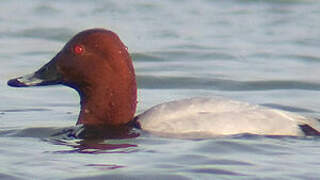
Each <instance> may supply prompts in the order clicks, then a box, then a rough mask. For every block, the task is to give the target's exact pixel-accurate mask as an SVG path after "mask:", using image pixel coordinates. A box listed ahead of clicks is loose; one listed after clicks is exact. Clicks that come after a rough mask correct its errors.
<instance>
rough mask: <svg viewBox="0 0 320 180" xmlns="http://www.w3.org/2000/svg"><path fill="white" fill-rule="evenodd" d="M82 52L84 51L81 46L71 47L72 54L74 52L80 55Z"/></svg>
mask: <svg viewBox="0 0 320 180" xmlns="http://www.w3.org/2000/svg"><path fill="white" fill-rule="evenodd" d="M83 51H84V49H83V47H82V46H81V45H75V46H74V47H73V52H74V53H75V54H82V53H83Z"/></svg>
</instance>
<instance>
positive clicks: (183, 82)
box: [137, 75, 320, 91]
mask: <svg viewBox="0 0 320 180" xmlns="http://www.w3.org/2000/svg"><path fill="white" fill-rule="evenodd" d="M137 79H138V85H139V88H144V89H204V90H206V89H209V90H223V91H264V90H283V89H296V90H312V91H319V90H320V84H318V83H312V82H304V81H294V80H268V81H235V80H228V79H209V78H196V77H168V76H144V75H140V76H138V78H137Z"/></svg>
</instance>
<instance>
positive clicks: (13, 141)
mask: <svg viewBox="0 0 320 180" xmlns="http://www.w3.org/2000/svg"><path fill="white" fill-rule="evenodd" d="M319 9H320V2H319V1H316V0H314V1H313V0H233V1H232V0H226V1H219V0H216V1H213V0H212V1H210V0H202V1H194V2H190V1H168V0H167V1H154V2H152V1H147V0H146V1H121V2H120V1H115V0H114V1H102V0H101V1H99V0H95V1H82V0H78V1H67V2H66V1H53V0H50V1H40V0H38V1H36V0H30V1H28V2H25V1H18V0H13V1H1V2H0V26H1V28H0V60H1V71H0V91H1V95H0V97H1V102H0V144H1V146H0V154H1V155H0V162H1V163H0V179H178V180H179V179H183V180H184V179H277V180H279V179H318V177H319V176H320V172H319V169H320V163H319V160H318V159H319V157H320V152H319V150H318V149H319V147H320V140H319V138H317V137H303V138H294V137H263V136H252V135H237V136H231V137H220V138H214V139H197V140H184V139H168V138H162V137H158V136H156V135H152V134H148V133H146V132H140V133H141V135H140V136H139V137H137V138H131V139H112V140H110V139H107V140H104V141H98V140H86V141H83V140H79V139H68V138H67V139H66V138H63V137H51V136H50V135H51V134H54V133H56V132H59V131H61V130H62V129H65V128H67V127H72V126H73V125H74V124H75V122H76V119H77V116H78V113H79V98H78V95H77V94H76V93H75V92H74V91H73V90H71V89H69V88H66V87H61V86H52V87H41V88H26V89H15V88H10V87H8V86H7V85H6V81H7V80H8V79H10V78H13V77H16V76H19V75H21V74H25V73H29V72H32V71H34V70H35V69H37V68H39V67H40V66H41V65H43V64H45V63H46V62H47V61H49V60H50V58H52V57H53V56H54V55H55V53H56V52H57V51H58V50H59V49H60V48H61V47H62V46H63V45H64V43H65V42H66V41H67V40H69V38H71V37H72V36H73V35H74V34H75V33H77V32H79V31H82V30H84V29H87V28H92V27H104V28H108V29H111V30H113V31H115V32H117V33H118V34H119V36H120V37H121V39H122V40H123V41H124V43H125V44H126V45H127V46H128V48H129V51H130V53H131V54H132V57H133V59H134V65H135V68H136V73H137V76H138V83H139V98H138V99H139V106H138V113H139V112H142V111H144V110H146V109H147V108H149V107H150V106H152V105H155V104H159V103H161V102H164V101H169V100H176V99H181V98H186V97H193V96H213V95H221V96H225V97H230V98H233V99H237V100H242V101H248V102H251V103H257V104H264V105H268V106H271V107H275V108H280V109H285V110H288V111H293V112H297V113H300V114H304V115H307V116H311V117H320V112H319V110H320V102H319V97H320V91H319V90H320V78H319V77H320V76H319V75H320V71H319V70H318V69H319V67H320V51H319V46H320V31H319V29H320V21H319V17H320V10H319Z"/></svg>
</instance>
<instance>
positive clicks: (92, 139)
mask: <svg viewBox="0 0 320 180" xmlns="http://www.w3.org/2000/svg"><path fill="white" fill-rule="evenodd" d="M139 135H140V133H139V130H137V129H132V128H122V127H121V128H112V129H111V128H105V127H103V128H101V127H88V126H86V127H85V126H82V125H81V126H75V127H72V128H67V129H63V130H62V131H61V132H58V133H56V134H54V135H52V136H51V137H50V138H48V139H46V140H47V141H49V142H50V143H53V144H55V145H64V146H68V147H71V150H62V151H56V152H58V153H86V154H100V153H130V152H135V151H136V147H138V145H137V144H135V143H133V141H132V139H133V138H136V137H138V136H139Z"/></svg>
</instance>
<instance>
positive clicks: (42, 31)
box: [7, 27, 74, 42]
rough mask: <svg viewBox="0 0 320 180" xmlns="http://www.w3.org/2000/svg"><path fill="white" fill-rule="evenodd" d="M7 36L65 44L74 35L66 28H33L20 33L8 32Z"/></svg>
mask: <svg viewBox="0 0 320 180" xmlns="http://www.w3.org/2000/svg"><path fill="white" fill-rule="evenodd" d="M7 35H8V36H13V37H24V38H25V37H27V38H36V39H46V40H54V41H60V42H65V41H67V40H69V39H70V38H71V37H72V36H73V35H74V32H73V31H71V30H70V29H68V28H43V27H35V28H30V29H25V30H22V31H20V32H10V33H8V34H7Z"/></svg>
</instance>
